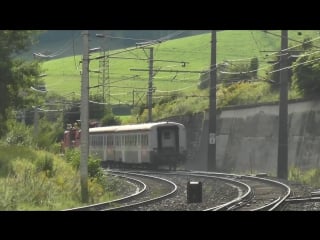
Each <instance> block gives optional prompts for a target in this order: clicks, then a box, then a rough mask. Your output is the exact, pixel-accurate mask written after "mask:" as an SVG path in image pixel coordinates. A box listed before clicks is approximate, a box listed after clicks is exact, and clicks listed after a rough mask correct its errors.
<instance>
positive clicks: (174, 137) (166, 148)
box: [158, 126, 179, 153]
mask: <svg viewBox="0 0 320 240" xmlns="http://www.w3.org/2000/svg"><path fill="white" fill-rule="evenodd" d="M158 151H159V152H163V153H176V152H178V151H179V128H178V126H169V127H159V128H158Z"/></svg>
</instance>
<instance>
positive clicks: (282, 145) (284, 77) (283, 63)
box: [278, 30, 288, 179]
mask: <svg viewBox="0 0 320 240" xmlns="http://www.w3.org/2000/svg"><path fill="white" fill-rule="evenodd" d="M287 48H288V30H282V31H281V56H280V69H281V70H280V102H279V140H278V178H282V179H288V69H287V65H288V55H287Z"/></svg>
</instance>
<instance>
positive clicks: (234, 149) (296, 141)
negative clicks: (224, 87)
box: [168, 100, 320, 175]
mask: <svg viewBox="0 0 320 240" xmlns="http://www.w3.org/2000/svg"><path fill="white" fill-rule="evenodd" d="M278 115H279V106H278V104H270V105H256V106H251V107H233V108H226V109H223V110H222V111H221V112H219V113H217V138H216V161H217V168H218V170H219V171H224V172H241V173H244V172H246V173H255V172H266V173H269V174H272V175H276V173H277V154H278V131H279V129H278V126H279V118H278ZM207 116H208V113H207V112H202V113H198V114H195V115H193V116H180V117H173V118H170V119H168V120H174V121H178V122H181V123H183V124H185V126H186V128H187V137H188V149H189V152H188V160H187V162H186V164H185V166H184V167H185V168H186V169H193V170H206V169H207V155H208V153H207V152H208V141H209V140H208V139H209V137H208V120H207V119H206V118H207ZM288 129H289V131H288V134H289V138H288V161H289V167H291V166H298V167H300V168H302V169H310V168H315V167H319V166H320V101H319V100H317V101H303V102H291V103H289V106H288Z"/></svg>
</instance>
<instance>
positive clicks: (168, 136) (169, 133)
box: [163, 131, 171, 139]
mask: <svg viewBox="0 0 320 240" xmlns="http://www.w3.org/2000/svg"><path fill="white" fill-rule="evenodd" d="M163 137H164V139H170V137H171V132H169V131H165V132H164V133H163Z"/></svg>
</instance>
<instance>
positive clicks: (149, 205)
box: [68, 171, 291, 211]
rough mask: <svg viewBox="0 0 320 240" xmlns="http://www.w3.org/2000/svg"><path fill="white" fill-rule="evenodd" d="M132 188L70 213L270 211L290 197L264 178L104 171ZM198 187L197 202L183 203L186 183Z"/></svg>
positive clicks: (285, 188)
mask: <svg viewBox="0 0 320 240" xmlns="http://www.w3.org/2000/svg"><path fill="white" fill-rule="evenodd" d="M108 172H109V174H110V173H112V174H116V175H117V176H120V177H122V178H124V179H126V181H130V182H131V183H132V184H135V185H136V192H135V193H133V194H130V195H129V196H127V197H125V198H121V199H118V200H114V201H111V202H105V203H100V204H95V205H90V206H85V207H80V208H74V209H68V210H71V211H80V210H81V211H85V210H87V211H114V210H116V211H123V210H130V211H261V210H264V211H272V210H279V209H280V208H279V207H280V206H282V205H283V204H284V201H285V200H286V199H287V198H288V197H289V195H290V192H291V191H290V188H289V187H288V186H287V185H285V184H283V183H282V182H279V181H277V180H272V179H269V178H264V177H257V176H247V175H236V174H224V173H208V172H196V171H177V172H154V171H152V172H151V171H108ZM190 181H198V182H201V183H202V189H201V201H200V202H196V203H189V202H188V201H187V197H188V189H187V183H188V182H190Z"/></svg>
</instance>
